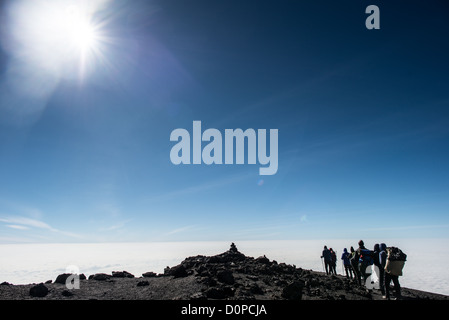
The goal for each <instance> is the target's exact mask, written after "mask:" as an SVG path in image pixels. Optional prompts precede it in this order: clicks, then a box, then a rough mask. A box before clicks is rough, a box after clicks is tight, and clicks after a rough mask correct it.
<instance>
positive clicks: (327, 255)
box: [321, 246, 332, 274]
mask: <svg viewBox="0 0 449 320" xmlns="http://www.w3.org/2000/svg"><path fill="white" fill-rule="evenodd" d="M323 258H324V266H325V268H326V274H329V271H331V270H330V268H331V264H332V256H331V252H330V251H329V249H328V248H327V246H324V250H323V253H322V255H321V259H323Z"/></svg>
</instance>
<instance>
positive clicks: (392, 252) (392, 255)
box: [385, 247, 407, 276]
mask: <svg viewBox="0 0 449 320" xmlns="http://www.w3.org/2000/svg"><path fill="white" fill-rule="evenodd" d="M406 260H407V255H406V254H405V253H403V252H402V250H401V249H399V248H396V247H388V248H387V263H386V265H385V272H388V273H389V274H391V275H394V276H402V269H404V264H405V261H406Z"/></svg>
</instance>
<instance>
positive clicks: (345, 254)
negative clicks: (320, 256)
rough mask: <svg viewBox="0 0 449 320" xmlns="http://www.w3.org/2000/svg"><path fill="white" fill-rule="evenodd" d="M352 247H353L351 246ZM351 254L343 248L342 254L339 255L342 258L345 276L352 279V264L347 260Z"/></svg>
mask: <svg viewBox="0 0 449 320" xmlns="http://www.w3.org/2000/svg"><path fill="white" fill-rule="evenodd" d="M353 249H354V248H353ZM350 256H351V255H350V254H349V252H348V250H347V249H346V248H344V249H343V254H342V255H341V260H343V266H344V268H345V273H346V278H348V279H352V278H353V276H352V266H351V261H349V257H350Z"/></svg>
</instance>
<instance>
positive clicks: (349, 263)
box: [341, 248, 351, 266]
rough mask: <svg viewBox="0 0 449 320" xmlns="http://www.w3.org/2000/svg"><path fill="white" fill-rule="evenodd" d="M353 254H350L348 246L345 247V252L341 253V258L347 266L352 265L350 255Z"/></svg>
mask: <svg viewBox="0 0 449 320" xmlns="http://www.w3.org/2000/svg"><path fill="white" fill-rule="evenodd" d="M350 256H351V255H350V254H349V252H348V250H346V248H344V249H343V253H342V255H341V259H342V260H343V264H344V265H345V266H350V265H351V261H349V257H350Z"/></svg>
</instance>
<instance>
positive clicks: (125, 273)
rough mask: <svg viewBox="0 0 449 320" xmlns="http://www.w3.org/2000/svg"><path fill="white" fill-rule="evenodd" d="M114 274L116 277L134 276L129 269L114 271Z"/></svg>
mask: <svg viewBox="0 0 449 320" xmlns="http://www.w3.org/2000/svg"><path fill="white" fill-rule="evenodd" d="M112 276H113V277H114V278H134V275H133V274H131V273H129V272H128V271H112Z"/></svg>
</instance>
